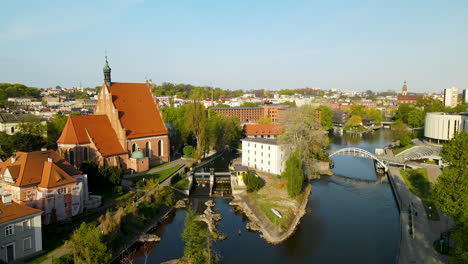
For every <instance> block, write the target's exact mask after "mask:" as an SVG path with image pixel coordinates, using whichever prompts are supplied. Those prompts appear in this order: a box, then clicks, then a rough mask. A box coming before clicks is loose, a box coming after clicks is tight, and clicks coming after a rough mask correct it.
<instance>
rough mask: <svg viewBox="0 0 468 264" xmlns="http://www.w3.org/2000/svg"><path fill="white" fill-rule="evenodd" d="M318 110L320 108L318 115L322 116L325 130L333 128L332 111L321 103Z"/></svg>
mask: <svg viewBox="0 0 468 264" xmlns="http://www.w3.org/2000/svg"><path fill="white" fill-rule="evenodd" d="M318 110H320V112H321V113H320V117H321V118H322V120H321V122H322V127H323V129H325V130H330V129H333V122H332V119H333V111H332V110H331V109H330V108H329V107H328V106H325V105H321V106H319V107H318Z"/></svg>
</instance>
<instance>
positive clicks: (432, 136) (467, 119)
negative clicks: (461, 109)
mask: <svg viewBox="0 0 468 264" xmlns="http://www.w3.org/2000/svg"><path fill="white" fill-rule="evenodd" d="M461 131H464V132H468V112H467V113H460V114H455V113H439V112H433V113H427V114H426V121H425V125H424V137H425V138H426V139H427V140H428V141H431V142H434V143H438V144H441V143H443V142H445V141H447V140H450V139H452V138H453V137H454V136H455V134H456V133H457V132H461Z"/></svg>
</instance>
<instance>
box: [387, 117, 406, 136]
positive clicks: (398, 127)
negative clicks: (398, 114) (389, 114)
mask: <svg viewBox="0 0 468 264" xmlns="http://www.w3.org/2000/svg"><path fill="white" fill-rule="evenodd" d="M409 130H410V129H409V127H408V126H407V125H406V124H405V123H403V122H402V121H401V120H397V121H395V122H394V123H393V124H392V128H391V130H390V133H389V136H390V139H391V140H392V141H397V140H400V139H401V138H402V137H403V136H405V135H408V134H409Z"/></svg>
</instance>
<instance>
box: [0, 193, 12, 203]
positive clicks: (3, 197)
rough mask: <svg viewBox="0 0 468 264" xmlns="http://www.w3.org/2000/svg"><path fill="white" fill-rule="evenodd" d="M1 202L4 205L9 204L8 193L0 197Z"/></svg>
mask: <svg viewBox="0 0 468 264" xmlns="http://www.w3.org/2000/svg"><path fill="white" fill-rule="evenodd" d="M2 202H3V204H4V205H7V204H11V194H10V193H7V194H3V195H2Z"/></svg>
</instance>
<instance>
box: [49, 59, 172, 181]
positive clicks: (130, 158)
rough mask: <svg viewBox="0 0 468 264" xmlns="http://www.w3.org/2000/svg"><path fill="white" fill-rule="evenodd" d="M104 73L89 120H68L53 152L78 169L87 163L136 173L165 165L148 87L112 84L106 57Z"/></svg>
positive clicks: (163, 134) (161, 129) (162, 129)
mask: <svg viewBox="0 0 468 264" xmlns="http://www.w3.org/2000/svg"><path fill="white" fill-rule="evenodd" d="M103 72H104V83H103V85H102V88H101V90H100V91H99V94H98V103H97V105H96V107H95V109H94V115H88V116H70V117H69V118H68V120H67V123H66V125H65V128H64V129H63V131H62V134H61V135H60V138H59V139H58V140H57V144H58V152H59V153H60V154H61V155H62V156H63V157H65V158H66V159H67V160H68V161H69V162H70V163H71V164H73V165H75V166H77V167H79V166H80V164H81V163H82V162H83V161H85V160H91V161H94V162H95V163H96V164H98V166H99V167H105V166H119V167H121V168H123V169H126V170H130V169H131V170H133V171H135V172H140V171H145V170H148V169H149V168H150V167H151V166H153V165H156V164H160V163H163V162H168V161H169V157H170V156H169V136H168V132H167V128H166V126H165V124H164V122H163V119H162V115H161V112H160V111H159V107H158V104H157V102H156V99H155V98H154V96H153V93H152V91H151V87H150V85H149V84H148V83H120V82H112V81H111V68H110V67H109V64H108V62H107V57H106V63H105V66H104V69H103Z"/></svg>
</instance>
